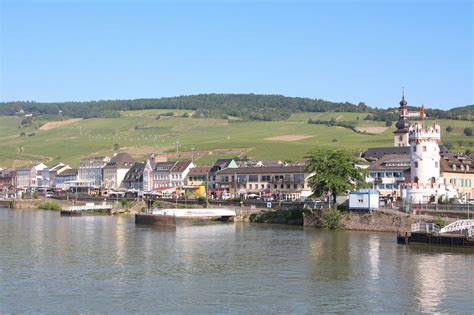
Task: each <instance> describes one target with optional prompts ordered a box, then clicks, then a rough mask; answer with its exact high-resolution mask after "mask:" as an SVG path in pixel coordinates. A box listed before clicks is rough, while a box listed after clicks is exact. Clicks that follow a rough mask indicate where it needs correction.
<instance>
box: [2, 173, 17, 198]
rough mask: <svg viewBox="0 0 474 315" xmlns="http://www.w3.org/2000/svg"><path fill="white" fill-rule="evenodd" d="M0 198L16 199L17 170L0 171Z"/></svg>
mask: <svg viewBox="0 0 474 315" xmlns="http://www.w3.org/2000/svg"><path fill="white" fill-rule="evenodd" d="M0 197H3V198H15V197H16V170H14V169H2V170H1V171H0Z"/></svg>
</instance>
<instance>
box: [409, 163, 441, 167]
mask: <svg viewBox="0 0 474 315" xmlns="http://www.w3.org/2000/svg"><path fill="white" fill-rule="evenodd" d="M434 166H435V168H438V167H439V163H438V162H434ZM415 168H418V162H415Z"/></svg>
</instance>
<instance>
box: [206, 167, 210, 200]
mask: <svg viewBox="0 0 474 315" xmlns="http://www.w3.org/2000/svg"><path fill="white" fill-rule="evenodd" d="M206 208H209V171H207V172H206Z"/></svg>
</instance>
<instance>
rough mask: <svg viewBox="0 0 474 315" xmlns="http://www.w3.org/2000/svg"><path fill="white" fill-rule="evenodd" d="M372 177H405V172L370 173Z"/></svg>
mask: <svg viewBox="0 0 474 315" xmlns="http://www.w3.org/2000/svg"><path fill="white" fill-rule="evenodd" d="M370 177H380V178H384V177H403V172H370Z"/></svg>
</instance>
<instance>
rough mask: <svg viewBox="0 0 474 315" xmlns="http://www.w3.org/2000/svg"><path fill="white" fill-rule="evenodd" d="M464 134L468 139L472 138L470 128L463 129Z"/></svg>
mask: <svg viewBox="0 0 474 315" xmlns="http://www.w3.org/2000/svg"><path fill="white" fill-rule="evenodd" d="M464 134H465V135H466V136H468V137H469V136H472V128H471V127H466V128H464Z"/></svg>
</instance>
